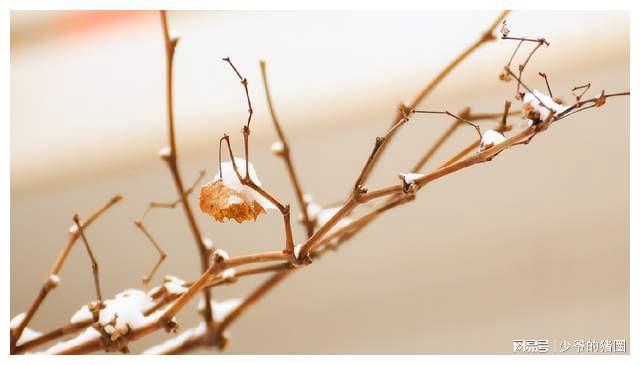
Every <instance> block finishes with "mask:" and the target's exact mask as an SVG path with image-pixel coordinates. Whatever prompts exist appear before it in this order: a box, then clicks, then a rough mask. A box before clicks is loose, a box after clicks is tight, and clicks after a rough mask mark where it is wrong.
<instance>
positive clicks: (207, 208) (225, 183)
mask: <svg viewBox="0 0 640 365" xmlns="http://www.w3.org/2000/svg"><path fill="white" fill-rule="evenodd" d="M235 163H236V166H237V168H238V172H239V173H242V172H244V170H245V169H246V165H245V163H246V162H245V160H243V159H241V158H236V159H235ZM220 170H221V172H222V177H221V176H220V174H218V175H216V177H215V178H214V179H213V180H211V181H210V182H208V183H207V184H205V185H203V186H202V188H201V189H200V210H202V212H204V213H206V214H208V215H210V216H211V217H213V218H214V219H215V220H217V221H218V222H223V221H224V219H225V218H227V219H229V220H232V219H233V220H235V221H236V222H238V223H242V222H244V221H247V220H251V221H255V220H256V218H257V217H258V216H259V215H260V214H263V213H266V211H265V210H266V209H277V208H276V207H275V206H274V205H273V204H272V203H271V202H270V201H269V200H267V199H265V198H264V197H263V196H262V195H260V194H259V193H258V192H256V191H255V190H253V189H251V188H250V187H248V186H245V185H244V184H242V182H241V181H240V179H238V176H237V175H236V171H235V168H234V167H233V163H232V162H224V163H223V164H222V165H221V166H220ZM249 176H250V177H251V180H252V181H253V182H254V183H255V184H256V185H258V186H261V183H260V180H258V177H257V175H256V172H255V169H254V168H253V166H252V165H251V164H249Z"/></svg>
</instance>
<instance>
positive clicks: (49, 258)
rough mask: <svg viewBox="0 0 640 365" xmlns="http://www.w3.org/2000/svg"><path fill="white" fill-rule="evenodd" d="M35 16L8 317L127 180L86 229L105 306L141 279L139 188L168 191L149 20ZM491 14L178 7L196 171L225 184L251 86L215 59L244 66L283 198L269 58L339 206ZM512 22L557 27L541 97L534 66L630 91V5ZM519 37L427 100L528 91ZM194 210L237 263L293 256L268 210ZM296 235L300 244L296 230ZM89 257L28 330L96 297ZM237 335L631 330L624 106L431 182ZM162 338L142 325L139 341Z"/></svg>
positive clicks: (426, 130) (501, 346) (419, 122)
mask: <svg viewBox="0 0 640 365" xmlns="http://www.w3.org/2000/svg"><path fill="white" fill-rule="evenodd" d="M33 15H34V14H28V13H15V12H14V13H12V40H13V42H12V53H11V67H12V72H11V95H12V100H11V108H12V110H11V113H12V117H11V153H12V155H11V166H12V167H11V168H12V176H11V189H12V190H11V251H10V252H11V316H14V315H16V314H18V313H19V312H21V311H23V310H25V309H26V308H27V306H28V304H29V303H30V302H31V300H32V299H33V298H34V296H35V294H36V291H37V290H38V288H39V286H40V284H41V282H42V280H43V278H44V277H46V274H47V270H48V269H49V268H50V265H51V264H52V263H53V260H54V258H55V255H56V254H57V252H58V250H59V249H60V247H62V245H63V244H64V242H65V238H66V231H67V229H68V227H69V226H70V224H71V217H72V215H73V213H74V212H79V213H80V214H81V215H82V216H85V217H86V216H87V215H88V214H89V212H90V211H92V210H93V209H95V208H96V207H97V206H99V205H101V204H102V203H103V202H104V201H106V199H108V197H109V196H111V195H112V194H114V193H121V194H123V195H124V196H125V200H124V201H123V202H122V203H121V204H119V205H118V206H117V207H115V208H114V209H113V210H112V211H110V212H109V213H108V214H106V215H105V216H104V218H103V219H101V220H100V221H99V222H98V223H96V224H95V225H94V226H92V227H91V229H89V230H88V232H87V233H88V235H89V238H90V240H91V243H92V245H93V246H94V249H95V251H96V253H97V256H98V260H99V262H100V265H101V271H102V281H103V291H104V292H105V293H106V295H109V296H112V295H114V294H115V293H116V292H118V291H120V290H121V289H124V288H126V287H137V286H140V278H141V276H142V275H143V274H144V273H145V272H146V271H147V269H148V268H149V267H150V265H151V264H152V262H153V260H155V253H154V251H153V250H152V249H151V247H150V246H149V245H148V244H147V243H146V242H145V240H144V238H143V237H142V235H141V234H140V233H139V232H138V231H136V230H135V227H134V226H133V224H132V220H133V219H134V218H136V217H137V216H138V215H139V214H140V213H141V212H142V211H143V210H144V208H145V206H146V203H147V202H148V201H150V200H156V201H157V200H161V201H163V200H172V199H173V198H174V196H175V192H174V187H173V184H172V182H171V180H170V176H169V172H168V170H167V169H166V167H165V166H164V165H163V163H161V161H159V159H158V158H157V157H156V156H157V150H158V149H159V148H160V147H162V146H164V143H165V138H166V137H165V129H164V117H163V113H164V104H163V94H162V93H163V71H162V67H163V63H162V62H163V59H162V57H163V56H162V48H161V47H162V45H161V38H160V28H159V24H158V19H157V17H156V16H155V15H153V14H151V15H148V16H142V17H141V20H140V21H139V22H136V23H133V24H129V23H127V24H122V25H118V26H114V27H113V28H109V29H106V30H105V29H103V30H99V31H95V32H93V33H91V34H87V35H85V36H83V37H65V36H57V35H52V34H50V33H47V32H41V33H43V34H45V35H43V36H42V37H40V38H36V39H33V37H27V36H25V37H20V35H21V34H27V33H28V30H29V29H33V28H34V27H36V28H37V27H45V28H46V26H47V25H46V24H44V25H43V19H45V20H49V19H55V17H56V16H60V14H49V13H41V14H38V16H33ZM494 15H495V13H494V12H466V13H427V12H405V13H402V12H381V13H373V12H359V13H346V12H335V13H331V12H325V13H237V12H236V13H233V12H232V13H172V14H171V23H172V25H173V28H174V29H176V30H178V31H179V32H180V33H181V35H182V36H183V41H182V43H181V45H180V47H179V49H178V51H177V58H176V113H177V120H178V125H177V128H178V133H179V143H180V148H181V152H182V154H181V162H182V166H183V167H182V171H183V175H184V178H185V180H186V181H191V179H193V178H194V177H195V175H196V173H197V171H198V170H199V169H201V168H206V169H207V170H208V171H209V173H208V174H207V178H208V179H210V178H212V176H213V175H214V172H215V169H216V166H217V155H216V149H217V147H216V145H215V143H216V140H217V138H218V137H219V136H220V135H221V134H222V133H223V132H225V131H226V132H227V133H230V134H231V135H232V141H234V142H235V143H236V145H237V146H238V147H239V146H240V145H239V144H238V142H240V138H241V136H240V134H239V129H240V126H241V123H242V120H243V118H244V117H245V115H244V110H245V107H244V104H243V103H244V99H242V94H241V89H240V87H239V86H238V84H237V81H236V80H235V79H234V78H233V75H232V74H230V72H229V70H228V69H227V68H226V66H225V65H223V64H222V63H221V62H220V61H219V59H220V58H221V57H223V56H227V55H230V56H232V57H233V58H234V60H236V62H237V64H238V65H239V67H240V68H241V69H242V71H243V72H245V74H246V75H247V77H248V78H249V81H250V86H251V92H252V95H253V101H254V104H255V106H256V107H255V109H256V114H255V120H254V124H253V126H254V128H253V133H252V150H253V151H254V152H253V156H252V162H253V163H254V164H255V166H256V169H257V171H258V174H259V176H260V179H261V180H262V181H263V183H264V184H265V186H266V187H267V188H269V189H271V190H272V191H273V192H274V193H275V194H276V195H277V196H278V197H280V198H281V199H282V200H285V201H289V202H292V203H294V196H293V193H292V192H291V189H290V188H289V185H288V180H287V177H286V173H285V170H284V168H283V166H282V163H281V161H280V160H279V159H277V158H276V157H274V156H272V155H271V153H270V150H269V149H270V147H269V146H270V144H271V142H272V141H273V140H274V138H275V137H274V136H275V134H274V132H273V130H272V127H271V125H270V120H269V118H268V115H267V111H266V108H265V102H264V97H263V93H262V88H261V86H260V82H259V78H258V75H259V72H258V67H257V66H258V63H257V62H258V59H260V58H266V59H267V60H269V62H270V70H271V72H270V75H271V81H272V84H273V92H274V98H275V100H276V104H277V106H278V111H279V114H280V116H281V119H282V122H283V124H284V126H285V129H286V131H287V134H288V135H289V137H290V140H291V143H292V148H293V151H294V154H295V156H294V158H295V162H296V165H297V167H298V171H299V175H300V179H301V181H302V184H303V187H304V189H305V191H307V192H309V193H311V194H313V195H314V197H315V198H316V200H317V201H319V202H321V203H330V202H333V201H335V200H336V199H339V198H341V197H343V196H345V194H346V193H347V192H348V189H349V186H350V185H351V184H352V183H353V181H354V179H355V178H356V176H357V173H358V168H359V167H360V166H361V165H362V163H363V162H364V160H365V159H366V157H367V154H368V153H369V151H370V148H371V145H372V142H373V140H374V138H375V136H377V135H380V134H381V133H382V132H383V131H384V129H385V128H386V127H387V126H388V124H389V121H390V118H392V117H393V115H394V106H395V105H397V103H398V102H399V101H401V100H405V99H409V98H410V97H411V96H413V94H414V93H415V92H416V91H417V90H418V89H419V88H420V86H421V85H423V84H424V83H425V82H426V81H427V80H428V79H429V78H430V77H432V76H433V75H434V74H435V72H436V71H437V69H439V68H441V67H442V66H443V65H445V64H446V62H447V60H450V59H451V58H453V57H454V56H455V55H456V54H457V52H459V50H460V49H462V47H464V46H465V45H468V44H470V43H471V42H472V41H473V40H475V39H476V37H477V36H478V34H479V33H480V31H481V30H482V29H484V27H485V26H486V24H488V23H489V22H490V20H491V19H492V18H493V17H494ZM510 24H511V28H512V32H513V33H512V34H526V35H531V36H538V35H544V36H547V37H548V38H549V39H550V40H551V47H550V48H548V49H543V50H541V52H540V54H539V55H536V57H535V59H534V61H533V63H532V68H531V70H530V74H529V75H528V77H527V79H528V80H529V82H530V83H531V84H532V85H534V86H535V87H538V88H543V83H541V81H540V80H539V79H538V78H537V77H535V73H537V71H545V72H547V74H548V75H550V77H551V84H552V87H553V90H554V91H555V94H557V95H561V96H562V97H564V98H565V100H568V97H569V96H570V94H569V92H568V90H569V89H570V88H571V87H572V86H574V85H577V84H580V83H584V82H587V81H591V82H592V84H593V85H594V91H593V92H590V93H589V94H594V93H595V92H596V91H598V90H600V89H602V88H605V89H606V90H608V91H621V90H628V88H629V81H628V80H629V37H628V32H629V21H628V16H627V14H626V13H615V12H614V13H610V12H592V13H575V12H555V13H546V12H534V13H531V12H524V13H522V12H520V13H514V14H513V15H512V16H510ZM21 32H22V33H21ZM513 45H514V44H513V43H505V42H499V43H494V44H490V45H488V46H485V47H484V48H482V49H481V50H480V51H479V52H478V53H477V54H475V55H474V56H472V57H471V58H470V59H468V60H467V61H465V62H464V64H462V65H461V67H460V68H459V70H458V71H457V72H456V73H455V74H454V75H453V76H452V77H451V78H449V79H447V81H446V82H445V83H443V84H442V85H441V87H439V88H438V89H437V91H436V92H435V93H434V94H433V95H432V97H430V98H429V100H428V102H426V103H425V104H423V107H424V108H425V109H444V108H448V109H450V110H454V111H456V110H459V109H460V108H462V107H464V106H467V105H470V106H472V107H473V110H475V111H478V112H482V111H498V110H500V109H501V107H502V104H503V101H504V99H505V98H508V97H511V96H512V95H513V89H514V87H515V85H513V84H504V83H501V82H499V81H498V80H497V74H498V72H499V70H500V67H501V65H502V64H503V63H504V62H505V60H506V59H507V58H508V56H509V54H510V51H511V50H512V47H513ZM514 121H518V118H514ZM448 124H449V121H448V120H447V119H446V118H444V117H436V116H417V117H415V118H414V119H413V120H412V121H411V123H409V124H407V125H406V126H405V127H403V129H402V130H401V132H400V133H399V134H398V137H397V139H396V140H395V141H394V142H393V143H392V145H391V146H390V148H389V149H388V154H387V155H385V157H384V158H383V159H382V161H381V164H380V165H379V167H378V169H377V170H376V171H375V173H374V175H373V179H371V181H370V183H369V186H370V187H380V186H383V185H388V184H390V183H395V182H396V181H397V180H396V175H397V174H398V173H401V172H406V170H408V168H409V167H410V166H412V165H413V163H414V162H415V160H417V158H418V157H419V156H420V155H421V154H422V152H423V151H424V150H425V149H426V148H427V147H428V146H429V145H430V143H433V141H434V140H435V139H436V138H437V136H438V135H439V134H440V133H441V132H442V131H443V130H444V129H445V128H446V126H447V125H448ZM483 127H484V126H483ZM472 138H473V131H472V130H468V129H463V130H461V131H459V132H457V134H456V135H455V138H454V139H453V140H452V141H451V143H450V144H449V145H447V147H446V148H444V149H443V150H442V151H441V152H440V153H439V154H438V155H437V156H436V162H434V163H432V164H431V166H430V167H429V168H433V167H435V163H437V162H440V161H444V160H445V159H446V158H448V156H450V155H451V154H453V153H454V152H456V151H457V149H459V148H460V147H461V146H463V145H466V144H467V143H468V142H469V141H470V140H471V139H472ZM191 200H192V202H195V197H192V199H191ZM194 208H195V209H196V210H197V206H196V205H195V204H194ZM296 209H297V207H296ZM197 219H198V222H199V223H200V224H201V227H202V230H203V231H204V232H205V234H206V235H207V236H208V237H211V238H212V239H213V241H214V242H215V243H216V244H217V245H219V246H220V247H223V248H225V249H226V250H227V251H228V252H229V253H230V254H232V255H238V254H243V253H249V252H255V251H258V250H266V249H277V248H279V247H280V246H281V243H280V242H281V225H280V218H279V216H278V215H277V214H270V215H268V216H266V217H264V216H263V217H261V218H260V219H258V221H257V222H256V223H251V224H243V225H238V224H235V223H226V224H220V223H216V222H213V221H211V220H210V219H208V218H207V217H206V216H204V215H203V214H199V213H198V214H197ZM148 224H149V226H150V228H151V229H152V230H153V232H154V234H155V235H156V236H158V237H159V238H160V241H161V244H162V245H163V246H164V247H165V249H166V250H167V251H168V252H169V257H168V259H167V261H166V263H165V264H164V265H163V266H162V267H161V270H160V273H161V274H162V275H164V274H167V273H171V274H175V275H179V276H181V277H184V278H186V279H190V278H194V277H195V276H196V275H197V273H198V269H199V264H197V263H198V261H197V255H196V252H195V249H194V244H193V242H192V240H191V238H190V234H189V232H188V227H187V225H186V222H185V220H184V217H183V215H182V213H181V211H154V212H153V213H151V215H150V216H149V218H148ZM295 233H296V238H297V239H298V240H300V239H302V237H303V233H302V230H301V229H300V227H296V232H295ZM80 248H81V246H77V247H76V250H74V251H73V252H72V254H71V256H70V258H69V261H68V264H67V266H65V268H64V269H63V271H62V273H61V277H62V285H61V286H60V288H59V289H58V290H56V291H55V292H54V293H52V294H51V295H50V297H49V298H47V301H46V303H45V305H44V306H43V307H42V309H41V311H40V312H39V313H38V314H37V316H36V318H35V319H34V321H33V322H32V326H33V327H35V329H37V330H48V329H51V328H53V327H55V326H59V325H62V324H64V323H65V322H66V321H68V319H69V317H70V316H71V314H72V313H73V312H74V311H75V310H76V309H77V308H78V307H80V306H81V305H83V304H85V303H86V302H87V301H88V300H89V299H90V298H93V293H94V292H93V290H94V289H93V286H92V279H91V276H90V271H89V262H88V260H87V258H86V255H85V253H84V252H83V250H81V249H80ZM156 281H157V280H156ZM256 283H257V281H255V280H253V279H248V280H242V281H240V282H239V283H238V284H237V285H234V286H229V287H223V288H220V289H216V290H215V291H214V295H215V297H216V298H219V299H224V298H231V297H239V296H240V297H241V296H243V295H245V293H247V291H248V290H249V289H250V288H252V287H253V286H255V285H256ZM191 312H194V311H193V306H191V307H190V308H189V310H187V311H185V312H184V313H183V314H181V315H180V316H179V318H178V319H179V321H180V322H181V324H182V325H183V326H184V328H186V327H189V326H192V325H194V324H195V323H197V317H196V315H195V314H194V313H191ZM230 332H231V336H232V338H231V343H230V346H229V348H228V351H227V352H228V353H511V348H512V341H513V340H514V339H549V340H550V341H560V340H563V339H567V340H573V339H584V340H587V339H626V340H627V341H628V340H629V100H628V99H626V98H620V99H615V100H611V101H610V102H608V103H607V105H606V106H605V107H603V108H601V109H597V110H593V111H589V112H585V113H583V114H580V115H579V116H576V117H572V118H569V119H567V120H565V121H562V123H558V125H556V126H554V127H553V128H552V129H551V130H550V131H549V133H545V134H544V135H542V136H540V137H538V138H536V139H535V140H534V142H533V143H532V144H531V145H529V146H526V147H519V148H516V149H513V150H510V151H508V152H506V153H503V154H501V155H500V156H498V157H497V158H496V159H495V160H494V161H493V162H491V163H489V164H483V165H481V166H476V167H472V168H470V169H466V170H464V171H462V172H459V173H457V174H455V175H452V176H449V177H446V178H444V179H441V180H438V181H436V182H434V183H433V184H431V185H429V186H428V187H427V188H425V189H423V190H422V191H421V192H420V194H419V196H418V198H417V200H416V201H415V202H414V203H412V204H410V205H407V206H404V207H402V208H399V209H397V210H394V211H392V212H389V213H388V214H387V215H386V216H385V217H383V218H382V219H380V220H379V221H377V222H376V223H375V224H373V225H371V226H370V227H369V228H368V229H366V230H365V231H364V232H362V233H361V234H360V235H359V236H358V237H357V238H355V239H353V240H352V241H351V242H349V243H348V244H347V245H345V246H344V248H342V249H341V250H340V251H339V252H337V253H335V254H330V255H327V257H326V258H323V259H322V260H319V261H318V262H316V263H314V264H313V265H312V266H310V267H308V268H306V269H304V270H301V271H300V272H297V273H295V274H294V275H292V276H291V277H290V278H289V279H288V280H286V281H285V282H284V283H282V284H281V285H280V286H279V287H278V288H277V289H276V290H274V291H273V292H272V293H271V294H269V296H267V297H266V298H265V299H264V300H263V301H262V302H261V303H260V304H259V305H258V306H256V307H254V308H253V309H251V310H250V311H249V312H248V313H247V314H246V315H245V316H244V317H243V318H242V319H240V320H239V321H238V322H237V323H236V324H235V325H234V326H233V327H232V328H231V330H230ZM167 336H168V335H166V334H164V333H163V334H156V335H153V336H150V337H149V338H147V339H144V340H143V341H140V342H139V343H136V344H134V345H132V346H131V347H132V350H134V351H138V350H142V349H144V348H145V347H147V346H148V345H150V344H153V343H154V342H157V341H159V340H160V339H163V338H166V337H167Z"/></svg>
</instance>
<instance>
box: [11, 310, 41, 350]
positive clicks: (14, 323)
mask: <svg viewBox="0 0 640 365" xmlns="http://www.w3.org/2000/svg"><path fill="white" fill-rule="evenodd" d="M25 316H26V315H25V313H24V312H23V313H20V314H18V315H17V316H15V317H13V318H12V319H11V322H9V328H10V329H12V330H14V329H16V328H18V326H19V325H20V323H22V321H24V318H25ZM41 335H42V333H41V332H38V331H34V330H32V329H31V328H29V327H25V328H24V329H23V330H22V334H21V335H20V338H19V339H18V341H17V342H16V344H17V345H18V346H20V345H22V344H23V343H25V342H27V341H31V340H32V339H34V338H36V337H38V336H41Z"/></svg>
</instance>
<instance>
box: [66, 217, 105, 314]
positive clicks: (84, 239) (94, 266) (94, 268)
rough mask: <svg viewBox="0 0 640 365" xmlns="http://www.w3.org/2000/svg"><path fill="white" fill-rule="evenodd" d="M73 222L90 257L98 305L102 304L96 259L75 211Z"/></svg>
mask: <svg viewBox="0 0 640 365" xmlns="http://www.w3.org/2000/svg"><path fill="white" fill-rule="evenodd" d="M73 222H74V223H75V224H76V227H78V232H80V238H82V243H84V247H85V248H86V249H87V254H89V258H90V259H91V271H92V272H93V281H94V284H95V286H96V296H97V298H98V306H99V307H100V306H101V305H102V292H101V291H100V275H99V272H98V261H96V258H95V256H93V250H91V246H89V241H87V237H86V236H85V235H84V231H83V230H82V225H81V224H80V216H78V214H77V213H76V214H75V215H74V216H73Z"/></svg>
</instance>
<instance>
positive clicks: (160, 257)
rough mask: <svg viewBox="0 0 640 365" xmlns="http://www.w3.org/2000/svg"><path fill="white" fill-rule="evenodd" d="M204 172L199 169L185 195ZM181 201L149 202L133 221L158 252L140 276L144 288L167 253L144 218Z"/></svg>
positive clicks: (186, 194)
mask: <svg viewBox="0 0 640 365" xmlns="http://www.w3.org/2000/svg"><path fill="white" fill-rule="evenodd" d="M205 173H206V171H205V170H201V171H200V174H199V176H198V178H197V179H196V181H195V182H194V183H193V184H192V185H191V186H190V187H189V188H188V189H187V190H185V192H184V194H185V197H188V196H189V194H191V192H192V191H193V190H194V189H195V187H196V185H198V183H199V182H200V181H202V178H203V177H204V175H205ZM181 201H182V198H181V197H179V198H178V199H176V200H174V201H173V202H171V203H157V202H150V203H149V205H148V206H147V209H146V210H145V211H144V213H142V215H141V216H140V218H138V219H136V220H134V221H133V223H134V224H135V226H136V227H138V229H140V231H142V233H143V234H144V236H145V237H146V238H147V240H148V241H149V242H150V243H151V245H152V246H153V247H154V248H155V249H156V251H157V252H158V259H157V260H156V262H155V263H154V265H153V266H152V267H151V270H150V272H149V273H148V274H147V275H145V276H143V277H142V285H143V286H144V288H145V289H146V288H147V286H148V285H149V282H150V281H151V279H152V278H153V275H154V274H155V273H156V271H157V270H158V268H159V267H160V265H161V264H162V262H163V261H164V260H165V259H166V257H167V253H166V252H165V251H164V250H163V249H162V247H161V246H160V244H159V243H158V242H157V241H156V240H155V239H154V238H153V236H152V235H151V232H149V229H147V227H146V226H145V224H144V218H145V217H146V216H147V214H149V212H150V211H151V210H152V209H154V208H170V209H173V208H175V207H176V205H178V203H180V202H181Z"/></svg>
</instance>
